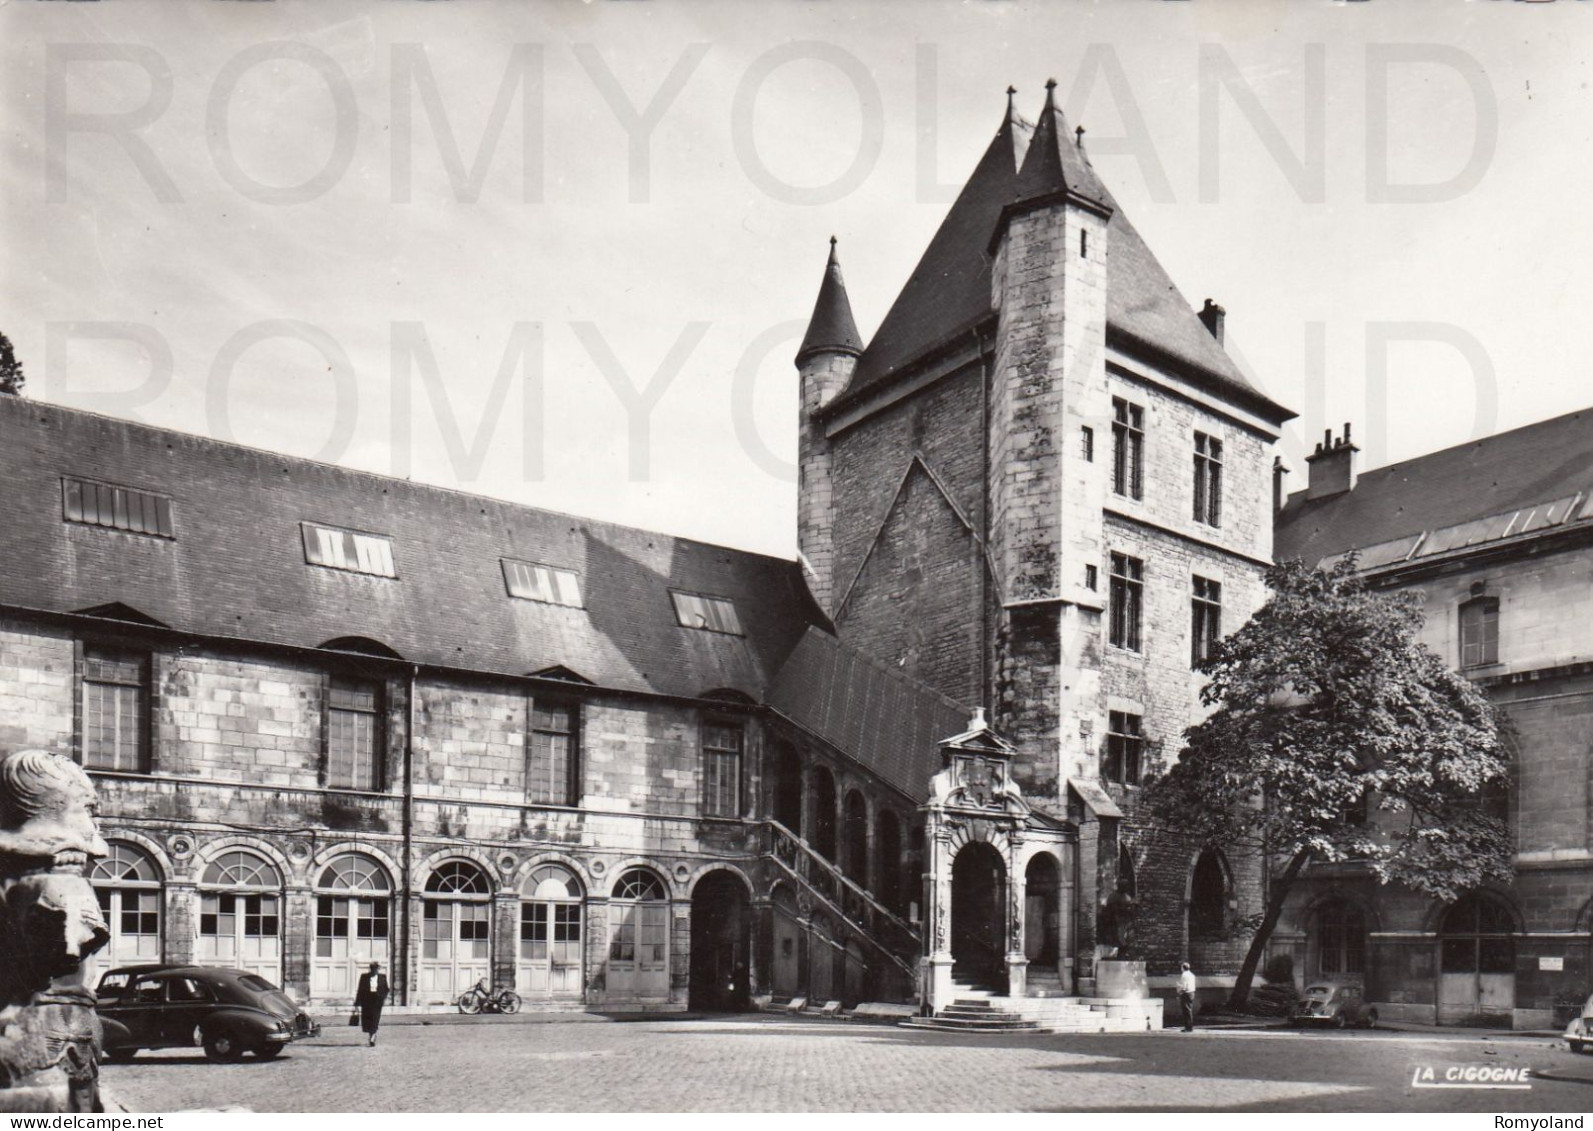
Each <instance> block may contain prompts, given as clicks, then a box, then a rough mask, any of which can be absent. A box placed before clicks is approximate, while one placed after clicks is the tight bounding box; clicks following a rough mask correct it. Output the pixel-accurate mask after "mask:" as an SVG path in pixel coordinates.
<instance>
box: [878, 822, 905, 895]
mask: <svg viewBox="0 0 1593 1131" xmlns="http://www.w3.org/2000/svg"><path fill="white" fill-rule="evenodd" d="M874 850H875V853H876V858H875V863H874V895H875V897H876V898H878V899H879V901H880V902H881V903H883V904H884V905H885V906H886V907H888V908H889V909H890V910H892V911H897V912H900V911H901V893H902V823H901V819H900V818H898V817H897V816H896V814H895V812H894V811H893V810H890V809H881V810H880V814H879V833H878V835H877V836H876V838H875V842H874Z"/></svg>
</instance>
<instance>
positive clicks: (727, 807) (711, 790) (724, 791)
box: [702, 722, 743, 817]
mask: <svg viewBox="0 0 1593 1131" xmlns="http://www.w3.org/2000/svg"><path fill="white" fill-rule="evenodd" d="M742 739H743V732H742V729H741V727H739V726H736V725H734V724H731V723H713V722H710V723H705V724H703V728H702V753H703V812H704V813H705V814H707V815H708V816H710V817H735V816H739V815H740V812H741V745H742Z"/></svg>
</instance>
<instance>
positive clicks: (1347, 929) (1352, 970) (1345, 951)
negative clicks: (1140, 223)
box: [1316, 899, 1366, 974]
mask: <svg viewBox="0 0 1593 1131" xmlns="http://www.w3.org/2000/svg"><path fill="white" fill-rule="evenodd" d="M1316 923H1317V928H1316V929H1317V954H1318V961H1317V970H1318V972H1319V973H1321V974H1364V973H1366V916H1365V915H1363V914H1362V913H1361V910H1360V908H1358V907H1354V906H1351V905H1350V904H1349V903H1346V902H1345V901H1344V900H1341V899H1335V900H1333V901H1332V902H1331V903H1328V904H1327V905H1326V906H1324V907H1323V908H1322V909H1321V910H1320V911H1318V912H1317V915H1316Z"/></svg>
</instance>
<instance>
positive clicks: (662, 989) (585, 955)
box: [0, 397, 967, 1009]
mask: <svg viewBox="0 0 1593 1131" xmlns="http://www.w3.org/2000/svg"><path fill="white" fill-rule="evenodd" d="M0 465H3V469H4V472H3V473H4V475H5V479H6V482H7V491H6V493H5V495H4V498H3V500H0V560H3V561H4V562H5V568H4V570H3V571H0V749H4V750H6V751H11V750H18V749H29V748H38V749H44V750H50V751H55V752H60V753H64V754H68V755H70V756H72V757H73V758H75V759H77V760H78V761H80V762H82V763H83V764H84V765H85V767H87V768H88V769H89V771H90V773H91V776H92V777H93V778H94V779H95V784H96V786H97V788H98V790H99V794H100V797H101V800H102V814H101V816H102V824H103V826H104V830H105V834H106V836H107V838H108V839H109V841H110V843H111V845H112V848H113V855H112V856H111V857H110V858H109V859H107V860H105V861H103V862H101V863H100V864H99V865H98V866H97V867H96V869H95V872H94V877H93V879H94V883H95V885H96V887H97V889H98V890H99V893H100V897H101V902H102V904H103V906H104V909H105V911H106V912H107V918H108V920H109V922H110V924H111V926H112V931H113V938H112V941H111V944H110V946H109V947H108V948H107V950H106V951H105V952H104V953H103V955H102V956H101V957H100V959H99V964H98V966H97V968H96V969H95V970H93V971H91V972H90V974H89V976H90V977H91V978H93V977H95V976H97V974H98V973H99V972H100V971H103V970H104V969H105V968H107V967H108V966H109V965H110V964H118V965H125V964H130V963H141V962H189V961H197V962H202V963H208V964H212V965H229V966H238V967H243V968H246V969H251V970H255V971H257V972H259V973H261V974H262V975H264V976H266V977H268V978H270V979H271V980H272V981H277V982H280V983H281V984H283V985H285V986H286V987H287V988H288V989H289V990H290V991H292V992H293V993H294V994H295V995H296V996H297V997H299V998H300V999H301V1000H307V1001H311V1002H321V1003H328V1002H331V1003H335V1002H340V1001H346V1000H347V999H348V998H349V996H350V994H351V988H352V984H353V979H354V977H355V975H356V973H357V972H358V971H360V970H362V969H363V968H364V966H365V964H366V963H367V962H369V961H372V960H375V961H380V962H382V963H383V964H384V966H386V967H387V968H388V969H389V970H390V971H391V972H392V979H393V983H394V986H395V988H396V991H397V1000H398V1002H399V1003H400V1004H401V1005H403V1006H409V1007H415V1008H422V1007H443V1008H446V1007H447V1006H448V1004H449V1003H450V1002H451V1001H452V1000H453V999H454V998H456V997H457V996H458V995H459V994H460V993H462V992H463V991H464V990H466V989H468V988H469V987H470V986H471V985H473V984H474V983H475V982H476V981H477V980H478V979H480V978H486V979H487V980H488V981H489V982H490V983H492V984H495V985H498V986H513V987H515V988H517V989H518V991H519V992H520V993H521V994H522V995H523V996H524V997H525V998H526V999H527V1001H528V1002H530V1003H532V1004H533V1005H534V1006H535V1007H538V1008H555V1009H557V1008H601V1009H681V1008H685V1007H687V1006H688V1005H691V1006H693V1007H695V1008H699V1009H700V1008H726V1007H741V1006H745V1005H746V1004H747V1003H748V1002H749V1001H750V1000H751V999H752V998H753V997H754V996H757V995H771V994H776V993H779V994H783V995H786V996H794V995H797V994H800V993H812V994H814V995H815V996H817V997H819V998H820V1000H832V999H834V1000H842V1001H846V1002H848V1003H855V1002H857V1001H859V1000H863V999H865V998H869V999H880V998H885V999H896V1000H907V999H909V998H911V996H912V993H913V989H912V978H913V969H912V961H913V959H914V958H915V957H916V946H917V937H916V932H915V928H914V927H913V926H912V924H911V922H910V917H911V916H912V915H913V914H914V912H915V907H914V905H913V904H914V900H913V898H912V893H913V892H914V891H915V890H916V887H917V874H918V872H917V870H918V869H919V868H920V867H921V865H920V864H919V862H918V859H917V850H916V847H915V844H914V842H913V840H912V832H913V828H914V819H915V818H914V814H915V808H916V806H917V805H918V804H919V802H920V801H921V799H922V797H921V794H922V783H925V782H927V781H928V778H929V776H930V775H931V774H932V773H933V770H934V768H935V764H936V754H935V743H936V741H937V740H938V739H939V738H942V737H944V736H945V735H947V734H951V733H955V732H956V731H957V730H959V729H960V728H961V727H962V726H964V725H965V723H966V718H967V714H966V712H965V711H964V710H963V708H961V707H960V706H957V705H956V704H953V703H951V701H949V700H947V699H945V698H944V697H942V696H938V695H936V694H934V693H933V692H931V691H929V690H928V689H927V688H925V687H923V686H921V685H918V684H916V683H914V682H913V681H911V680H909V679H907V678H906V677H904V676H901V675H900V674H898V673H887V672H884V671H883V670H881V669H878V668H877V667H875V666H872V665H870V664H868V663H867V661H866V660H864V659H863V658H861V657H858V656H856V655H854V654H853V653H851V652H849V651H847V650H845V649H843V648H841V646H840V645H839V644H838V642H836V641H834V639H833V637H831V636H829V635H828V633H827V631H826V629H825V621H824V618H823V617H822V615H821V614H820V613H819V611H818V610H817V608H816V607H815V606H814V605H813V603H812V601H811V599H810V598H809V596H808V595H807V593H806V591H805V588H804V585H803V582H802V578H801V576H800V574H799V572H798V567H797V566H796V564H795V563H793V562H786V561H780V560H777V559H771V558H767V557H762V556H759V555H755V554H747V553H742V552H739V551H733V550H727V549H724V548H721V547H715V546H707V545H703V544H700V543H693V542H688V541H684V540H681V539H676V538H671V537H668V536H666V535H661V534H655V533H652V532H648V531H640V530H633V529H628V528H624V527H616V526H612V525H608V524H603V523H596V522H591V521H588V520H583V519H579V518H574V517H571V516H567V515H559V514H553V513H550V512H545V511H538V510H534V509H531V508H525V507H517V506H512V505H509V504H506V503H502V502H499V501H496V500H491V499H484V498H477V497H474V496H469V495H463V494H459V493H457V492H450V491H443V490H439V489H436V488H431V487H425V486H422V485H418V484H413V483H409V482H406V481H400V480H393V479H387V478H383V477H379V476H373V475H366V474H362V473H358V472H352V471H348V470H345V469H341V468H336V467H329V466H326V465H321V464H316V463H311V462H309V461H305V460H298V459H293V458H290V457H285V456H281V455H276V454H273V453H270V452H261V451H255V450H251V449H246V448H241V447H238V446H235V445H229V444H221V443H216V442H213V441H210V440H205V439H201V438H199V437H195V436H189V435H184V434H181V433H176V432H171V431H167V430H162V429H155V428H149V427H145V426H142V425H137V424H131V423H128V422H126V421H120V420H114V419H110V418H106V417H102V416H97V415H94V414H91V413H85V412H80V411H75V410H69V409H63V408H59V407H57V406H52V405H45V404H39V403H36V402H31V401H26V400H23V399H20V398H16V397H0ZM840 683H844V685H845V687H847V688H858V689H861V688H872V690H871V691H870V693H869V694H868V695H867V696H866V699H867V702H866V703H865V702H863V701H862V699H861V698H860V700H859V702H858V703H857V704H855V705H854V706H852V707H851V708H850V709H848V710H847V711H846V712H845V713H844V717H843V718H839V719H838V718H836V717H834V716H833V712H830V711H829V710H828V706H827V705H828V704H830V703H831V702H833V701H834V700H835V698H836V695H837V694H839V693H838V692H835V689H836V686H837V685H838V684H840ZM876 685H877V686H876ZM832 692H835V693H832ZM775 702H778V704H779V706H778V707H777V706H774V705H773V704H774V703H775ZM793 782H794V783H795V785H794V786H793V784H792V783H793ZM782 790H783V791H784V792H782ZM793 797H795V798H796V801H795V803H794V804H793V803H792V800H791V799H792V798H793ZM777 820H778V821H781V822H784V824H780V823H777ZM809 844H817V845H819V846H820V848H821V849H822V851H819V850H815V849H812V848H810V847H809ZM865 885H866V886H865ZM870 889H872V890H874V891H880V892H884V893H887V898H888V900H889V902H890V906H889V907H887V906H885V905H884V904H882V903H880V902H879V901H877V900H875V899H874V898H873V896H872V895H870V894H869V892H870Z"/></svg>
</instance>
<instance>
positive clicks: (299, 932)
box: [282, 884, 392, 1002]
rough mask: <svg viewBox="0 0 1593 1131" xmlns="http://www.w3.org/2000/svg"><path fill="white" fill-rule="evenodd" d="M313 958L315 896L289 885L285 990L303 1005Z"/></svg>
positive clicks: (284, 906) (306, 886)
mask: <svg viewBox="0 0 1593 1131" xmlns="http://www.w3.org/2000/svg"><path fill="white" fill-rule="evenodd" d="M314 954H315V893H314V892H313V891H312V890H311V889H310V885H309V884H289V885H288V886H287V888H285V889H284V890H283V892H282V987H283V989H285V990H287V991H289V993H291V994H292V995H293V996H294V997H295V998H296V999H297V1000H299V1001H300V1002H306V1001H309V1000H310V963H311V961H312V960H313V956H314ZM388 978H389V980H391V979H392V975H391V974H389V975H388Z"/></svg>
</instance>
